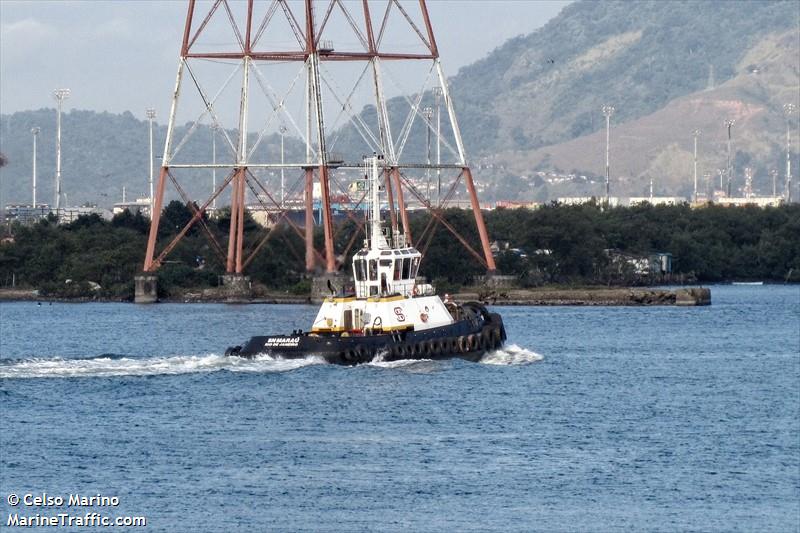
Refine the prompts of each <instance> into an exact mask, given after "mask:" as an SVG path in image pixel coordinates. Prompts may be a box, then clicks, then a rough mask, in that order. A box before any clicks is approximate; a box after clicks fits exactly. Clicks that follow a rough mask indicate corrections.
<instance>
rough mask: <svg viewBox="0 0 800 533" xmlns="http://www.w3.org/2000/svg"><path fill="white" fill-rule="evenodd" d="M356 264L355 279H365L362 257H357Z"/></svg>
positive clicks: (364, 265)
mask: <svg viewBox="0 0 800 533" xmlns="http://www.w3.org/2000/svg"><path fill="white" fill-rule="evenodd" d="M355 265H356V281H366V280H367V270H366V261H364V260H363V259H358V260H356V261H355Z"/></svg>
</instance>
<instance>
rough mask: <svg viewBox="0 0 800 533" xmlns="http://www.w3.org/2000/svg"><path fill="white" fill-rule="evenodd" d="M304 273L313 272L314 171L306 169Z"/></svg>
mask: <svg viewBox="0 0 800 533" xmlns="http://www.w3.org/2000/svg"><path fill="white" fill-rule="evenodd" d="M305 200H306V227H305V239H306V272H313V271H314V170H313V169H312V168H310V167H309V168H307V169H306V194H305Z"/></svg>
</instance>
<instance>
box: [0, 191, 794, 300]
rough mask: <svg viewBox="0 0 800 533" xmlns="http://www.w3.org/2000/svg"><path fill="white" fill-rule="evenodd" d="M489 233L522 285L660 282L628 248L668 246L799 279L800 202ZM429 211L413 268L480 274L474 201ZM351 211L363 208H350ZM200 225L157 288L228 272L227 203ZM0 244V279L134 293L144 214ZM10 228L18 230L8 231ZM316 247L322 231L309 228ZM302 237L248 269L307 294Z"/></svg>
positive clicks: (42, 287)
mask: <svg viewBox="0 0 800 533" xmlns="http://www.w3.org/2000/svg"><path fill="white" fill-rule="evenodd" d="M484 215H485V219H486V224H487V227H488V230H489V234H490V235H491V237H492V238H493V239H495V240H496V243H497V246H495V247H494V248H495V252H494V256H495V260H496V263H497V266H498V270H499V271H500V273H502V274H505V275H513V276H516V277H517V278H518V280H519V283H520V284H521V285H522V286H528V287H530V286H538V285H545V284H548V285H555V284H558V285H565V284H567V285H569V284H580V285H591V284H603V285H630V284H634V283H648V282H656V281H657V282H663V281H664V280H663V278H656V277H650V276H641V275H637V274H635V273H634V272H633V271H632V269H631V268H629V265H627V264H626V263H624V262H623V263H620V262H619V260H618V258H619V257H620V255H622V256H624V257H647V256H648V255H649V254H652V253H655V252H661V253H670V254H672V269H673V273H674V276H675V279H679V280H696V281H698V282H706V283H707V282H724V281H731V280H764V281H775V282H785V281H790V282H798V281H800V205H798V204H792V205H785V206H780V207H768V208H765V209H762V208H757V207H743V208H727V207H721V206H715V205H708V206H706V207H702V208H696V209H693V208H690V207H689V206H688V205H686V204H684V205H678V206H650V205H641V206H635V207H615V208H610V209H602V208H601V206H598V205H594V204H587V205H579V206H563V205H557V204H550V205H546V206H543V207H541V208H539V209H536V210H529V209H496V210H494V211H490V212H486V213H485V214H484ZM431 216H432V215H431V214H430V213H429V212H427V211H426V212H418V213H411V214H410V226H411V234H412V237H414V238H415V239H416V240H415V245H416V246H417V247H418V248H419V249H420V250H421V251H423V253H424V257H423V262H422V266H421V268H420V272H421V274H422V275H424V276H427V277H428V279H430V280H432V281H433V282H434V283H435V284H437V285H438V286H439V287H440V288H445V289H447V290H450V291H452V290H454V289H456V288H457V287H458V286H462V285H468V284H471V283H472V282H473V280H474V278H475V276H479V275H482V274H485V266H484V265H482V264H481V263H480V262H479V261H478V259H476V258H475V256H474V255H473V253H471V252H470V251H468V250H467V248H466V247H465V246H463V245H462V243H461V242H459V240H458V239H457V238H456V237H455V236H454V235H453V234H452V233H451V231H450V229H448V228H447V227H446V226H450V227H451V228H452V229H454V230H455V231H456V232H458V233H459V234H460V235H461V236H462V237H463V239H464V240H466V241H467V243H468V244H469V245H470V246H471V247H472V249H473V250H474V251H476V252H477V253H478V255H482V254H481V248H480V243H479V240H478V236H477V232H476V231H475V223H474V219H473V217H472V213H471V212H470V211H464V210H460V209H447V210H444V211H441V212H438V213H437V216H438V217H441V218H442V219H443V220H444V221H446V222H447V225H445V224H443V223H437V221H436V220H433V221H431ZM191 217H192V211H191V210H190V209H189V207H188V206H186V205H184V204H182V203H180V202H177V201H173V202H171V203H170V204H169V205H167V207H166V208H165V209H164V210H163V214H162V219H161V221H162V222H161V225H160V228H159V243H160V246H162V247H163V246H165V244H166V243H167V242H169V240H170V239H171V238H172V237H173V236H175V235H176V234H177V233H178V232H179V231H180V230H181V228H183V226H184V225H185V224H186V222H188V221H189V219H190V218H191ZM357 218H358V217H357ZM203 222H204V226H205V228H204V227H203V225H201V224H196V225H195V226H193V227H192V229H191V230H190V231H189V232H188V233H187V235H186V236H185V238H184V239H183V240H181V241H180V243H179V244H178V246H176V247H175V249H174V250H172V252H171V253H170V254H169V255H168V256H167V257H166V260H165V262H164V263H163V265H162V267H161V268H160V269H159V271H158V274H159V290H160V292H161V295H162V296H178V295H180V294H181V292H182V291H185V290H189V289H201V288H207V287H214V286H217V285H218V284H219V282H220V276H221V275H222V274H223V273H224V271H225V264H224V258H223V257H221V254H220V253H219V252H218V249H217V248H216V246H214V245H213V244H212V241H211V239H209V238H208V233H210V234H211V235H213V236H214V237H215V238H216V239H217V240H218V241H219V242H220V243H222V245H223V246H222V247H221V248H223V249H224V243H225V242H226V238H227V234H228V229H229V225H230V213H229V211H228V210H227V209H222V210H220V214H219V215H218V216H216V217H214V218H204V219H203ZM358 229H359V228H358V224H357V223H356V222H354V221H353V220H347V221H345V222H342V223H339V224H337V225H336V226H335V238H334V243H335V248H336V250H337V251H341V250H344V249H345V248H346V247H347V245H348V243H351V242H354V243H355V244H354V245H352V246H351V249H350V251H349V253H348V254H347V256H339V257H338V260H339V262H340V264H341V265H343V268H345V269H347V271H348V273H349V268H350V258H351V257H352V254H353V253H354V252H355V251H357V250H358V248H359V247H360V245H361V242H362V239H363V236H361V235H354V233H355V232H356V231H357V230H358ZM3 231H4V238H3V244H1V245H0V286H3V287H9V286H11V285H12V283H13V284H14V285H15V286H17V287H25V288H33V289H38V290H39V291H40V292H41V293H42V294H44V295H53V296H60V297H87V296H97V297H102V298H113V299H121V300H128V299H132V298H133V290H134V285H133V279H134V276H135V275H136V274H137V273H138V272H139V271H140V270H141V268H142V263H143V257H144V251H145V246H146V242H147V234H148V231H149V220H148V219H147V218H145V217H143V216H142V215H141V214H133V213H130V212H128V211H125V212H123V213H121V214H118V215H116V216H115V217H114V218H113V219H112V220H111V221H105V220H103V219H102V218H100V217H99V216H97V215H90V216H82V217H80V218H78V219H77V220H76V221H74V222H72V223H70V224H57V223H56V222H55V220H53V219H52V218H51V219H44V220H41V221H40V222H38V223H36V224H33V225H28V226H23V225H19V224H12V225H10V226H7V227H5V228H4V230H3ZM244 234H245V242H246V243H249V244H248V246H246V247H245V253H246V254H247V252H249V251H252V250H254V249H255V246H256V244H257V243H259V242H260V241H261V240H262V239H263V238H264V237H265V235H266V231H265V230H264V228H262V227H261V226H259V225H258V224H256V223H255V222H254V221H253V220H252V219H251V218H250V217H249V215H247V216H246V219H245V227H244ZM9 237H13V238H9ZM315 245H316V247H317V249H319V250H321V249H322V247H323V235H322V232H321V230H320V229H319V228H317V230H316V231H315ZM304 249H305V246H304V241H303V238H302V235H301V234H300V232H299V231H298V230H297V229H295V228H293V227H292V226H291V225H289V224H285V223H283V224H279V225H278V226H277V227H276V228H275V229H273V230H272V233H271V234H270V236H269V237H268V238H267V240H266V242H264V243H263V244H262V245H261V247H260V248H259V249H258V251H257V252H256V254H255V255H254V259H253V261H252V262H251V263H250V264H249V265H248V268H247V272H246V274H248V275H249V276H251V279H252V280H253V282H255V283H256V284H260V285H263V286H264V287H266V288H268V289H272V290H281V291H292V292H295V293H298V294H302V293H305V292H307V291H308V288H309V286H310V284H309V282H308V276H307V274H306V272H305V259H304V256H303V254H304Z"/></svg>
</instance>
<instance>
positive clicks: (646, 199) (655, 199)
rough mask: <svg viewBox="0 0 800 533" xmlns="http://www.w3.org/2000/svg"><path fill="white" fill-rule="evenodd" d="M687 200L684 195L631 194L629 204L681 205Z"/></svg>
mask: <svg viewBox="0 0 800 533" xmlns="http://www.w3.org/2000/svg"><path fill="white" fill-rule="evenodd" d="M686 201H687V200H686V198H684V197H683V196H652V197H651V196H631V197H630V198H628V205H641V204H650V205H679V204H682V203H684V202H686Z"/></svg>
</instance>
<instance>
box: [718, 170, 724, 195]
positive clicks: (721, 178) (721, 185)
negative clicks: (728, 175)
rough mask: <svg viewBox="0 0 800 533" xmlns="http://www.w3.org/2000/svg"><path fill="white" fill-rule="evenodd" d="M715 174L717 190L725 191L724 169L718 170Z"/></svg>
mask: <svg viewBox="0 0 800 533" xmlns="http://www.w3.org/2000/svg"><path fill="white" fill-rule="evenodd" d="M717 174H719V190H720V191H725V169H724V168H718V169H717Z"/></svg>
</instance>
